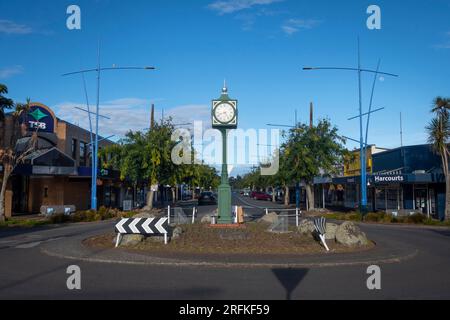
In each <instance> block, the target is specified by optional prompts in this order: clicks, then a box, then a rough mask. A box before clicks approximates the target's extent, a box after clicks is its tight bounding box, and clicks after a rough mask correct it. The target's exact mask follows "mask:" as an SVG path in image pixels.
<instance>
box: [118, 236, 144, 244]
mask: <svg viewBox="0 0 450 320" xmlns="http://www.w3.org/2000/svg"><path fill="white" fill-rule="evenodd" d="M142 241H144V236H143V235H141V234H124V235H123V236H122V240H121V241H120V245H121V246H135V245H137V244H139V243H141V242H142Z"/></svg>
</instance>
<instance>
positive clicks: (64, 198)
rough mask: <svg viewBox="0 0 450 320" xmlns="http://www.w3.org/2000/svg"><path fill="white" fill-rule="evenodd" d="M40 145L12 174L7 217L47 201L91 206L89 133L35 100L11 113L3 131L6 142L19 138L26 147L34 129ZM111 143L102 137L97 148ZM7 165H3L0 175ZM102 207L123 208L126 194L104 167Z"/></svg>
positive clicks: (82, 207) (99, 189)
mask: <svg viewBox="0 0 450 320" xmlns="http://www.w3.org/2000/svg"><path fill="white" fill-rule="evenodd" d="M34 132H36V133H37V137H38V140H37V145H36V148H35V149H34V151H33V152H32V153H31V154H29V155H28V156H27V157H26V158H25V160H24V162H23V163H21V164H20V165H18V166H17V168H16V169H15V170H14V171H13V175H12V176H11V178H10V179H9V183H8V186H7V192H6V201H5V209H6V216H7V217H10V216H12V215H18V214H27V213H28V214H32V213H39V211H40V207H41V206H43V205H50V206H56V205H74V206H75V207H76V209H77V210H85V209H88V208H89V207H90V190H91V165H92V157H91V152H90V145H89V143H90V140H91V138H90V132H89V131H87V130H85V129H83V128H80V127H78V126H76V125H73V124H71V123H69V122H67V121H64V120H61V119H58V118H57V117H56V116H55V114H54V112H53V111H52V110H51V109H50V108H49V107H47V106H45V105H43V104H40V103H32V104H31V108H30V110H29V111H28V112H27V113H24V114H22V115H21V117H20V118H19V119H18V121H14V118H13V116H12V114H7V115H6V118H5V122H4V127H3V129H2V132H1V133H0V134H2V135H4V139H2V141H3V144H4V145H3V146H0V148H5V147H6V146H8V143H9V144H11V140H12V136H13V134H15V135H16V137H18V139H13V140H17V142H16V145H15V148H16V151H17V152H23V151H24V150H25V149H26V148H27V147H28V146H29V142H30V139H31V136H32V134H33V133H34ZM110 144H112V142H111V141H108V140H103V141H101V142H100V144H99V148H102V147H105V146H107V145H110ZM2 175H3V167H2V166H1V164H0V177H2ZM97 185H98V187H97V193H98V201H99V206H101V205H106V206H108V207H119V206H120V205H119V204H120V203H121V201H122V200H124V197H126V195H125V192H124V191H123V189H124V188H123V184H122V183H121V182H120V181H119V179H118V174H117V173H114V172H101V174H100V176H99V179H98V181H97Z"/></svg>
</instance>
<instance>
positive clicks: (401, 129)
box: [400, 112, 403, 148]
mask: <svg viewBox="0 0 450 320" xmlns="http://www.w3.org/2000/svg"><path fill="white" fill-rule="evenodd" d="M400 146H401V147H402V148H403V118H402V113H401V112H400Z"/></svg>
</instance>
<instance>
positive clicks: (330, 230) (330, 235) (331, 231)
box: [325, 223, 339, 240]
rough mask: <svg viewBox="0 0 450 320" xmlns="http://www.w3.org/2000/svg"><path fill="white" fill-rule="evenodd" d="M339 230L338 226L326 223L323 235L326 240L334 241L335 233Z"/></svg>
mask: <svg viewBox="0 0 450 320" xmlns="http://www.w3.org/2000/svg"><path fill="white" fill-rule="evenodd" d="M338 228H339V225H337V224H335V223H327V229H326V233H325V239H326V240H335V239H336V231H337V229H338Z"/></svg>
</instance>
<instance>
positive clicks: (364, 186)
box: [303, 38, 398, 214]
mask: <svg viewBox="0 0 450 320" xmlns="http://www.w3.org/2000/svg"><path fill="white" fill-rule="evenodd" d="M379 68H380V61H378V66H377V70H370V69H362V68H361V54H360V44H359V38H358V67H357V68H342V67H304V68H303V70H305V71H312V70H344V71H357V72H358V94H359V115H358V116H356V117H353V118H351V119H356V118H359V126H360V140H359V144H360V160H361V163H360V167H361V211H362V212H363V214H365V212H366V211H367V183H366V182H367V171H366V148H367V139H368V131H369V121H370V115H371V114H372V113H374V112H376V111H380V110H382V109H378V110H374V111H372V102H373V95H374V91H375V84H376V79H377V76H378V75H386V76H391V77H398V75H396V74H393V73H387V72H381V71H380V70H379ZM363 72H367V73H373V74H375V77H374V83H373V86H372V94H371V98H370V105H369V112H368V113H364V114H363V112H362V85H361V74H362V73H363ZM365 115H368V118H367V126H366V137H365V141H364V133H363V117H364V116H365Z"/></svg>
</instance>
